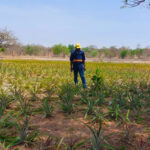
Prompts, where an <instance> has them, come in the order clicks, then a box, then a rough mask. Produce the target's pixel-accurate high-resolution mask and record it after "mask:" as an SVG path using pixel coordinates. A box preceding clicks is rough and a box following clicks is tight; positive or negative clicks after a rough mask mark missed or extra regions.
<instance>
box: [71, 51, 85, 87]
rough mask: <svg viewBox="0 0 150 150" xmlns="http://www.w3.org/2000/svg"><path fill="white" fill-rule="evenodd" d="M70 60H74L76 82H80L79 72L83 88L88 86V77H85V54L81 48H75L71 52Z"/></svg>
mask: <svg viewBox="0 0 150 150" xmlns="http://www.w3.org/2000/svg"><path fill="white" fill-rule="evenodd" d="M70 61H71V62H73V71H74V82H75V84H78V73H79V74H80V77H81V80H82V84H83V88H86V87H87V86H86V79H85V77H84V67H83V62H84V61H85V54H84V52H83V51H81V50H74V51H72V52H71V55H70Z"/></svg>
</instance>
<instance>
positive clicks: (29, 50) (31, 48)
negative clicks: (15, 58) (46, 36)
mask: <svg viewBox="0 0 150 150" xmlns="http://www.w3.org/2000/svg"><path fill="white" fill-rule="evenodd" d="M24 51H25V53H26V54H28V55H38V54H39V52H40V47H39V46H36V45H27V46H25V47H24Z"/></svg>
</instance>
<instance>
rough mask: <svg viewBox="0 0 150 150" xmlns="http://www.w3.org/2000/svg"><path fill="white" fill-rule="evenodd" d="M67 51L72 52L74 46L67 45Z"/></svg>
mask: <svg viewBox="0 0 150 150" xmlns="http://www.w3.org/2000/svg"><path fill="white" fill-rule="evenodd" d="M68 49H69V51H70V52H71V51H73V50H74V49H75V46H74V45H73V44H69V45H68Z"/></svg>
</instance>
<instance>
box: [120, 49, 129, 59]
mask: <svg viewBox="0 0 150 150" xmlns="http://www.w3.org/2000/svg"><path fill="white" fill-rule="evenodd" d="M127 55H128V51H127V50H122V51H121V52H120V56H121V58H122V59H124V58H125V57H126V56H127Z"/></svg>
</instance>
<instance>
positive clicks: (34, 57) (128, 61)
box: [0, 56, 150, 64]
mask: <svg viewBox="0 0 150 150" xmlns="http://www.w3.org/2000/svg"><path fill="white" fill-rule="evenodd" d="M0 59H2V60H14V59H22V60H51V61H69V57H44V56H42V57H40V56H37V57H36V56H1V57H0ZM86 61H87V62H113V63H144V64H150V60H149V59H118V58H112V59H108V58H103V59H101V58H87V59H86Z"/></svg>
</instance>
